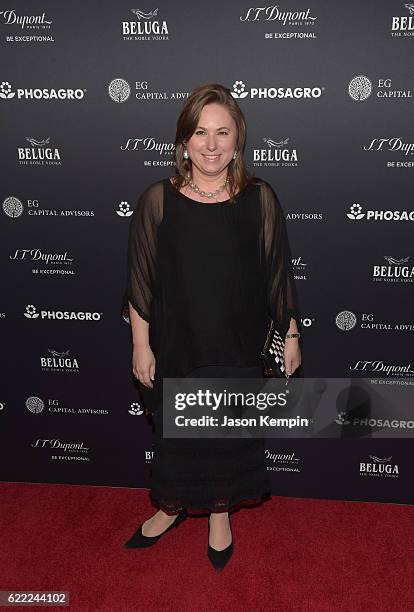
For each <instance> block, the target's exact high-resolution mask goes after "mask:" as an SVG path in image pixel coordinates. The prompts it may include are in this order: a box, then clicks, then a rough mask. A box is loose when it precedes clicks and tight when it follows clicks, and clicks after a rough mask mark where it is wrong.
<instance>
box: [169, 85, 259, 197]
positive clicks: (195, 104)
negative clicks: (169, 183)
mask: <svg viewBox="0 0 414 612" xmlns="http://www.w3.org/2000/svg"><path fill="white" fill-rule="evenodd" d="M212 103H216V104H222V105H223V106H225V107H226V109H227V111H228V112H229V114H230V115H231V117H232V118H233V119H234V121H235V123H236V126H237V142H236V149H237V156H236V159H232V160H231V162H230V163H229V165H228V178H229V193H230V200H233V198H234V196H235V195H236V193H238V192H239V191H241V190H242V189H244V187H246V186H247V184H248V183H250V182H251V181H252V180H254V176H253V174H251V173H250V172H249V171H248V170H247V167H246V164H245V161H244V157H243V154H244V149H245V146H246V133H247V129H246V121H245V118H244V115H243V113H242V111H241V109H240V107H239V105H238V104H237V102H236V100H235V99H234V98H233V96H232V95H231V93H230V89H228V88H227V87H224V86H223V85H220V84H219V83H208V84H207V85H200V86H199V87H197V88H196V89H194V90H193V91H192V92H191V94H190V96H189V97H188V98H187V100H186V102H185V104H184V106H183V108H182V109H181V113H180V115H179V117H178V120H177V131H176V136H175V165H176V168H177V173H176V175H175V176H174V177H173V182H174V186H175V187H176V188H177V189H180V188H181V187H182V186H183V185H187V184H188V181H187V178H186V177H187V173H188V172H191V166H192V163H191V159H184V157H183V152H184V147H185V144H184V143H185V142H186V141H187V140H189V139H190V138H191V136H192V135H193V134H194V132H195V129H196V127H197V125H198V121H199V118H200V115H201V111H202V109H203V107H204V106H205V105H206V104H212Z"/></svg>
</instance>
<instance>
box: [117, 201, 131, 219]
mask: <svg viewBox="0 0 414 612" xmlns="http://www.w3.org/2000/svg"><path fill="white" fill-rule="evenodd" d="M133 212H134V211H133V210H131V207H130V205H129V204H128V202H121V203H120V204H119V206H118V210H117V211H116V214H117V215H119V216H120V217H130V216H131V215H132V213H133Z"/></svg>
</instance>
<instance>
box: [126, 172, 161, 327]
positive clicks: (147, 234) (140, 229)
mask: <svg viewBox="0 0 414 612" xmlns="http://www.w3.org/2000/svg"><path fill="white" fill-rule="evenodd" d="M162 217H163V183H162V181H158V182H157V183H153V184H152V185H150V186H149V187H148V188H147V189H146V190H145V191H144V192H143V193H142V194H141V195H140V197H139V198H138V203H137V206H136V207H135V210H134V212H133V214H132V216H131V219H130V225H129V235H128V250H127V282H126V288H125V292H124V296H123V304H122V314H123V316H128V312H129V311H128V301H129V302H131V304H132V306H133V307H134V309H135V310H136V311H137V312H138V314H139V315H140V317H141V318H142V319H144V320H145V321H147V322H148V323H149V321H150V312H151V302H152V296H153V291H154V286H155V278H156V269H157V232H158V227H159V225H160V223H161V221H162Z"/></svg>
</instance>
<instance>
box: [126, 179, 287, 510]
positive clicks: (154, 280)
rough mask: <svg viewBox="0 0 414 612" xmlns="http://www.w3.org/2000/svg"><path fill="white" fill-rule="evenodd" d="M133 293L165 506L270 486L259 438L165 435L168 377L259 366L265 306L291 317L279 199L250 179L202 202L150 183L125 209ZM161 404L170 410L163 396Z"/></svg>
mask: <svg viewBox="0 0 414 612" xmlns="http://www.w3.org/2000/svg"><path fill="white" fill-rule="evenodd" d="M128 300H129V301H130V303H131V304H132V306H133V307H134V309H135V310H136V311H137V312H138V314H139V315H140V316H141V317H142V318H143V319H144V320H145V321H147V322H148V323H149V342H150V346H151V349H152V351H153V353H154V356H155V359H156V372H155V381H154V388H153V389H148V388H147V387H145V386H144V385H141V384H140V389H141V391H142V396H143V400H144V404H145V407H146V409H147V412H149V413H151V414H152V416H153V423H154V458H153V463H152V471H151V496H152V499H153V501H154V502H155V504H156V505H157V506H158V507H160V508H162V509H163V510H164V511H165V512H167V513H168V514H174V513H176V512H178V511H179V510H180V509H181V508H182V507H186V508H188V509H189V510H190V511H191V510H192V511H194V512H197V511H205V510H208V511H213V512H220V511H229V510H233V509H235V508H236V507H238V506H240V505H245V504H250V503H256V502H258V501H260V500H262V499H265V498H268V497H269V496H270V482H269V477H268V474H267V471H266V466H265V453H264V441H263V439H236V438H225V439H215V438H210V439H207V438H204V439H200V438H198V439H188V438H180V439H179V438H163V435H162V411H163V403H162V379H163V377H172V378H179V377H186V376H190V377H206V378H207V377H209V376H212V377H238V376H239V377H261V376H262V375H263V373H262V367H261V363H260V359H259V353H260V349H261V347H262V346H263V342H264V339H265V334H266V324H267V317H268V316H269V315H270V316H271V317H272V318H273V320H274V321H275V324H276V327H277V328H278V330H279V331H280V333H281V334H282V336H284V334H285V333H286V332H287V330H288V328H289V324H290V318H291V317H293V318H295V319H296V320H297V321H298V315H297V299H296V290H295V285H294V281H293V273H292V265H291V254H290V247H289V241H288V237H287V232H286V223H285V217H284V213H283V210H282V208H281V206H280V203H279V201H278V199H277V196H276V194H275V192H274V190H273V189H272V187H271V186H270V184H269V183H267V182H265V181H262V180H260V179H257V178H255V179H253V180H252V181H251V182H250V183H249V184H248V185H247V186H246V187H244V189H242V190H241V191H240V192H239V193H238V194H237V195H236V196H235V199H234V201H231V200H230V199H229V200H226V201H224V202H218V203H202V202H197V201H195V200H193V199H191V198H189V197H187V196H185V195H184V194H182V193H180V192H179V191H178V190H177V189H176V188H175V187H174V186H173V185H172V183H171V181H170V179H169V178H166V179H164V180H160V181H157V182H155V183H152V184H151V185H150V186H149V187H148V188H147V189H146V190H145V191H144V192H143V193H142V194H141V195H140V197H139V200H138V204H137V206H136V208H135V210H134V213H133V215H132V216H131V222H130V231H129V242H128V277H127V288H126V291H125V295H124V311H126V310H127V303H128ZM164 409H166V408H165V407H164Z"/></svg>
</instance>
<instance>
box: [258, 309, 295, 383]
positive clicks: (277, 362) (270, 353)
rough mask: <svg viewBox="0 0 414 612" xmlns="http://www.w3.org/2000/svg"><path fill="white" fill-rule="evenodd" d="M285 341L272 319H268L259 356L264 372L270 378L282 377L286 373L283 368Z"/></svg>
mask: <svg viewBox="0 0 414 612" xmlns="http://www.w3.org/2000/svg"><path fill="white" fill-rule="evenodd" d="M284 347H285V343H284V341H283V338H282V336H281V335H280V334H279V332H278V331H277V329H276V327H275V324H274V321H273V319H270V320H269V326H268V329H267V334H266V340H265V343H264V345H263V348H262V350H261V352H260V358H261V360H262V362H263V365H264V374H265V376H268V377H270V378H283V377H284V376H286V377H287V378H288V375H287V374H286V368H285V355H284Z"/></svg>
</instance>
